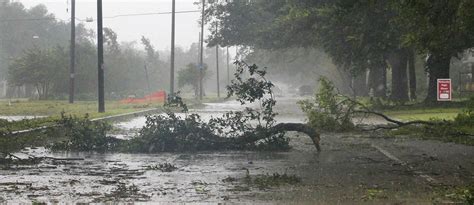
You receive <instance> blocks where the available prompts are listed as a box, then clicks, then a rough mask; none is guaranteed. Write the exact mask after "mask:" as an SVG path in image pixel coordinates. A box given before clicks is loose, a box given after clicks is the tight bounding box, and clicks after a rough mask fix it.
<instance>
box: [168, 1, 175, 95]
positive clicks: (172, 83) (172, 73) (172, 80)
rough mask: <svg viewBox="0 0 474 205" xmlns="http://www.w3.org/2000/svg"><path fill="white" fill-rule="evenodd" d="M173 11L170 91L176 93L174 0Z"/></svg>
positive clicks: (171, 93) (173, 3) (172, 93)
mask: <svg viewBox="0 0 474 205" xmlns="http://www.w3.org/2000/svg"><path fill="white" fill-rule="evenodd" d="M171 7H172V9H171V10H172V12H171V69H170V93H169V95H174V50H175V48H174V47H175V14H176V2H175V0H173V1H172V6H171Z"/></svg>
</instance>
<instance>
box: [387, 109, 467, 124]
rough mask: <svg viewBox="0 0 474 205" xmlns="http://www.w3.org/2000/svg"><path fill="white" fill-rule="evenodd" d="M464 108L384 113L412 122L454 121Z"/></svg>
mask: <svg viewBox="0 0 474 205" xmlns="http://www.w3.org/2000/svg"><path fill="white" fill-rule="evenodd" d="M462 110H463V109H462V108H426V109H420V108H415V109H404V110H388V111H384V113H385V114H386V115H388V116H390V117H392V118H396V119H399V120H403V121H410V120H425V121H428V120H431V119H436V120H453V119H454V118H455V117H456V116H457V115H458V114H459V113H461V112H462Z"/></svg>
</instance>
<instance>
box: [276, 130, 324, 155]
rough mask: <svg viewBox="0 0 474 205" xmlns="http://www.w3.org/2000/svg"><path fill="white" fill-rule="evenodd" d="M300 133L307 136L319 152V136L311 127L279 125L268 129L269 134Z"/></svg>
mask: <svg viewBox="0 0 474 205" xmlns="http://www.w3.org/2000/svg"><path fill="white" fill-rule="evenodd" d="M291 131H293V132H301V133H304V134H306V135H308V136H309V137H310V138H311V141H313V144H314V146H315V147H316V149H317V150H318V152H320V151H321V146H320V145H319V142H320V141H321V138H320V134H319V133H318V131H317V130H316V129H314V128H312V127H311V126H309V125H307V124H303V123H279V124H277V125H275V126H274V127H272V128H271V129H270V133H271V134H274V133H280V132H291Z"/></svg>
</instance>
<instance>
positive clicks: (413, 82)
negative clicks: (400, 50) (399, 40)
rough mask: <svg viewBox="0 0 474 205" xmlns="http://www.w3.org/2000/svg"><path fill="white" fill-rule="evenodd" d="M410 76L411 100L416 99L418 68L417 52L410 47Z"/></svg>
mask: <svg viewBox="0 0 474 205" xmlns="http://www.w3.org/2000/svg"><path fill="white" fill-rule="evenodd" d="M408 76H409V84H410V88H409V90H410V100H416V68H415V52H414V50H413V49H410V50H409V52H408Z"/></svg>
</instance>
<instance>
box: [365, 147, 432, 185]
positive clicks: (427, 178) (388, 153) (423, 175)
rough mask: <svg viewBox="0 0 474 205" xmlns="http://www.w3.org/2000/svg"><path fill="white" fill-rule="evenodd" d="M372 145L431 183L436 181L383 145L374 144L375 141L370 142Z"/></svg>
mask: <svg viewBox="0 0 474 205" xmlns="http://www.w3.org/2000/svg"><path fill="white" fill-rule="evenodd" d="M370 145H371V146H372V147H373V148H375V149H377V150H378V151H379V152H381V153H382V154H383V155H385V156H386V157H388V158H389V159H391V160H393V161H395V162H397V163H399V164H401V165H402V166H406V167H407V168H408V169H409V170H410V171H412V172H413V173H415V174H417V175H418V176H420V177H421V178H423V179H425V180H426V181H428V182H429V183H436V180H435V179H434V178H433V177H431V176H429V175H427V174H425V173H423V172H422V171H417V170H415V168H414V167H412V166H410V165H409V164H408V163H406V162H404V161H402V160H400V159H399V158H398V157H396V156H395V155H393V154H391V153H390V152H388V151H387V150H385V149H383V148H381V147H379V146H377V145H375V144H373V143H370Z"/></svg>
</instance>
